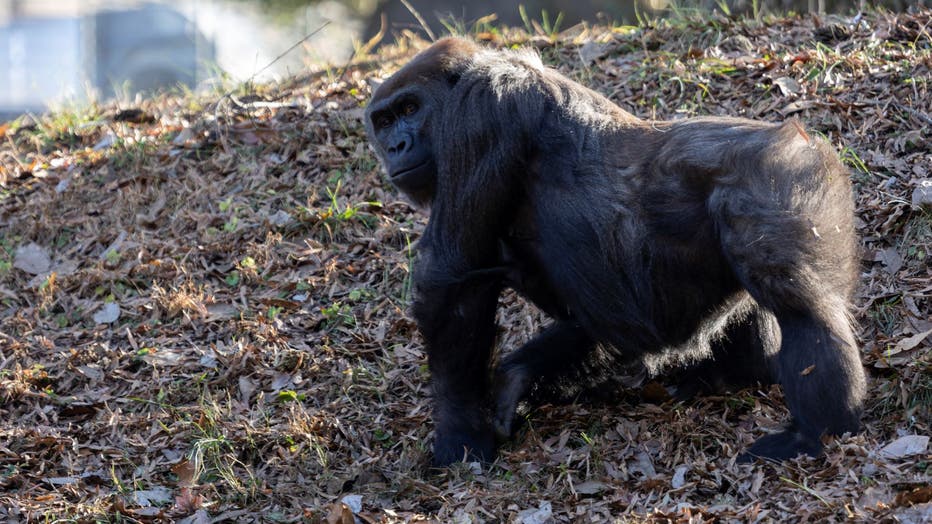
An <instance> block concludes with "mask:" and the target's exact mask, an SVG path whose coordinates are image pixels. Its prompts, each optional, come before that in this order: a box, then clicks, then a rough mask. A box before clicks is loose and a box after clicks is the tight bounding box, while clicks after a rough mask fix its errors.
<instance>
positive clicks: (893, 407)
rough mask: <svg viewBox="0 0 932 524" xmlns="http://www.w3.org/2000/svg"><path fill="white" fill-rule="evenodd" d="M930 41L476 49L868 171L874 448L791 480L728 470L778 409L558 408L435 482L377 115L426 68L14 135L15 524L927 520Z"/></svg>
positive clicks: (1, 162) (866, 443) (287, 85)
mask: <svg viewBox="0 0 932 524" xmlns="http://www.w3.org/2000/svg"><path fill="white" fill-rule="evenodd" d="M930 27H932V15H930V11H929V10H919V11H916V12H914V13H912V14H899V15H891V14H883V13H872V14H868V15H865V16H863V17H858V18H857V19H856V20H855V19H824V20H823V19H819V18H816V17H790V18H774V19H768V20H767V21H766V23H760V22H756V21H753V20H744V19H735V18H730V17H725V16H721V15H717V14H708V15H706V16H705V17H702V18H699V17H694V18H690V15H680V17H679V18H674V20H672V21H666V22H664V21H657V22H652V23H648V24H644V25H642V26H640V27H636V28H635V27H614V28H608V27H588V26H577V27H574V28H570V29H568V30H566V31H564V32H563V33H560V34H558V35H540V34H537V35H527V34H524V33H521V32H520V31H507V30H505V31H500V32H497V33H482V34H480V35H479V37H481V38H482V39H485V40H488V41H489V42H488V44H489V45H494V46H509V45H512V44H521V43H528V44H530V45H533V46H535V47H537V48H538V49H539V50H540V52H541V54H542V56H543V58H544V60H545V61H546V62H547V63H548V64H550V65H552V66H554V67H557V68H558V69H559V70H560V71H562V72H563V73H565V74H567V75H570V76H571V77H573V78H575V79H577V80H579V81H581V82H583V83H585V84H586V85H589V86H591V87H593V88H594V89H597V90H599V91H600V92H602V93H604V94H606V95H607V96H609V97H610V98H612V99H613V100H615V101H616V102H618V103H619V104H620V105H622V106H623V107H625V108H626V109H628V110H630V111H632V112H634V113H635V114H637V115H639V116H641V117H644V118H682V117H686V116H693V115H702V114H715V115H735V116H746V117H750V118H759V119H764V120H771V121H782V120H784V119H786V118H789V117H796V118H798V119H800V121H802V122H803V123H804V124H805V126H806V129H808V133H815V134H819V135H822V136H825V137H826V138H828V139H829V140H830V141H831V142H832V143H833V144H834V145H835V146H836V148H837V149H838V150H839V152H840V154H841V156H842V158H843V159H844V160H845V161H846V163H847V164H848V165H849V166H850V167H851V173H852V180H853V181H854V183H855V187H856V199H857V215H858V230H859V233H860V235H861V241H862V265H861V268H862V273H861V274H862V285H861V287H860V291H859V294H858V296H857V300H856V310H855V312H854V313H855V318H856V320H857V323H858V326H859V328H860V333H859V334H860V339H861V342H862V357H863V361H864V364H865V366H866V367H867V369H868V370H869V371H870V390H869V397H868V404H867V410H866V413H865V416H864V432H863V433H861V434H859V435H856V436H847V437H842V438H836V439H831V440H828V441H827V442H826V455H825V457H824V458H820V459H807V458H802V459H798V460H794V461H790V462H787V463H785V464H781V465H775V464H755V465H736V464H735V461H734V457H735V456H736V454H737V453H738V452H739V451H741V450H743V449H745V447H746V446H747V445H748V444H749V443H750V442H752V441H753V440H754V439H755V438H756V437H759V436H760V434H762V433H764V432H768V431H774V430H777V429H778V428H779V426H780V424H781V423H783V422H784V421H785V420H786V418H787V412H786V409H785V407H784V404H783V401H782V395H781V392H780V389H779V387H776V386H772V387H762V388H756V389H751V390H745V391H742V392H738V393H735V394H733V395H728V396H716V397H705V398H701V399H697V400H696V401H694V402H691V403H687V404H676V403H672V402H670V401H669V399H668V398H665V397H664V396H663V395H658V394H656V391H657V389H656V388H655V389H654V390H653V391H654V393H650V392H649V391H650V390H649V389H646V390H645V391H644V392H643V393H640V392H638V391H636V390H621V391H618V392H613V393H612V395H610V396H606V398H604V399H602V400H596V401H589V402H580V403H578V404H572V405H544V406H540V407H537V408H535V409H533V410H532V411H531V412H530V413H529V414H528V416H527V424H526V425H525V426H524V428H523V429H522V430H521V431H520V432H519V434H518V436H517V437H516V438H515V439H514V441H513V442H511V443H508V444H506V445H505V446H504V448H503V449H502V451H501V457H500V459H499V460H498V461H497V462H495V463H494V464H492V465H480V464H471V465H468V464H464V465H462V466H456V467H453V468H451V469H449V470H445V471H434V470H431V469H430V468H429V467H428V464H429V449H430V441H431V436H432V435H431V424H430V417H429V413H430V410H429V399H428V388H427V379H428V375H427V368H426V359H425V354H424V350H423V342H422V340H421V339H420V337H419V336H418V334H417V330H416V326H415V325H414V323H413V321H412V320H411V318H410V316H409V314H408V312H407V305H408V303H409V300H410V292H411V291H410V263H411V261H412V256H413V255H412V252H411V249H412V246H413V245H415V244H416V242H417V239H418V236H419V235H420V233H421V231H422V230H423V227H424V224H425V222H426V216H425V215H424V214H423V213H422V212H419V211H417V210H415V209H414V208H412V207H411V206H410V205H409V204H407V203H406V202H405V201H404V200H403V199H401V198H400V197H399V196H398V194H397V192H396V191H395V190H394V189H392V188H391V186H390V185H389V184H388V183H387V182H386V181H385V179H384V178H383V177H382V176H381V175H380V173H379V170H378V166H377V165H376V161H375V159H374V157H373V155H372V153H371V152H370V150H369V149H368V147H367V144H366V140H365V133H364V127H363V124H362V122H361V120H360V118H361V114H362V113H361V108H362V107H364V105H365V103H366V101H367V100H368V97H369V96H370V93H371V87H370V86H371V85H373V84H375V83H377V82H378V80H379V79H381V78H384V77H385V76H387V75H389V74H390V73H391V72H393V71H394V70H396V69H397V68H398V67H400V65H401V64H403V63H404V62H405V61H406V60H407V59H408V58H410V56H411V55H412V54H413V53H414V52H416V51H417V49H420V48H421V47H423V46H424V45H426V44H425V43H424V42H420V41H417V40H416V39H413V38H408V37H405V38H402V39H400V40H399V43H398V44H397V45H395V46H394V47H389V48H386V49H385V50H383V51H381V52H380V53H381V54H380V55H378V56H374V57H366V58H363V59H360V60H358V61H357V62H356V63H354V64H352V65H351V66H350V67H348V68H347V69H346V71H345V73H344V74H342V76H334V75H332V74H307V75H305V76H302V77H298V78H293V79H290V80H287V81H284V82H282V83H280V84H278V85H266V86H251V87H248V88H242V89H241V90H240V91H237V92H236V93H237V94H235V95H231V96H229V97H219V98H213V99H198V98H196V97H193V96H187V97H170V96H161V97H157V98H153V99H150V100H144V101H142V102H141V103H140V104H138V107H117V106H106V107H96V108H93V110H92V114H89V115H83V118H84V119H85V122H84V123H83V124H78V123H74V122H73V121H69V119H68V118H65V116H56V115H51V116H42V117H36V118H32V119H26V120H22V121H19V122H16V123H13V124H4V125H3V126H2V127H0V138H2V141H0V190H2V191H0V228H2V229H0V420H2V421H3V422H0V518H2V519H3V520H4V521H37V520H49V519H59V518H70V519H74V520H75V521H79V522H92V521H97V520H98V519H101V518H104V519H115V518H121V519H126V520H128V521H133V522H220V521H238V522H249V521H257V522H258V521H282V522H299V521H300V522H304V521H307V522H451V521H452V522H486V521H489V522H494V521H509V522H576V521H581V522H582V521H584V522H590V521H593V522H598V521H610V520H612V519H623V520H625V521H632V522H705V521H728V522H731V521H741V522H744V521H747V522H756V521H792V522H817V521H818V522H822V521H839V520H853V521H863V522H878V521H894V520H899V521H903V522H927V521H929V519H930V518H932V509H930V507H932V491H930V489H929V485H930V474H932V469H930V468H932V455H930V450H929V448H928V438H929V436H930V434H932V431H930V404H932V373H930V370H932V337H929V336H928V333H929V330H932V319H930V317H932V315H930V311H932V266H930V262H929V261H930V249H932V215H930V214H929V210H928V206H927V205H926V200H927V199H925V198H924V197H922V196H921V193H917V191H924V189H922V188H926V187H927V186H928V182H927V181H928V179H929V178H930V177H932V175H930V173H929V170H930V166H932V149H930V136H932V128H930V126H932V118H930V115H932V92H930V91H932V89H930V85H932V42H930V34H929V31H930ZM244 90H245V91H247V92H242V91H244ZM77 116H80V115H72V117H73V118H76V117H77ZM73 118H72V120H73ZM800 129H801V130H802V127H801V128H800ZM802 133H804V134H805V133H806V132H805V131H803V132H802ZM916 194H920V196H919V197H916V196H914V195H916ZM498 322H499V325H500V326H501V329H500V336H499V346H500V347H501V348H502V350H503V351H507V350H508V349H510V348H514V347H516V346H517V345H519V344H520V343H522V342H523V341H525V340H527V339H528V338H529V337H530V336H532V334H533V333H534V332H535V331H537V330H538V329H539V328H540V326H541V324H542V323H545V322H546V319H545V318H544V317H543V316H542V314H541V313H540V312H539V311H537V310H535V309H534V308H533V307H531V306H529V305H527V304H526V303H525V302H524V301H523V300H521V299H520V298H518V297H516V296H514V295H513V294H510V293H509V294H506V295H505V296H503V298H502V300H501V308H500V312H499V317H498ZM660 391H662V388H661V389H660ZM644 399H647V400H649V402H648V401H645V400H644Z"/></svg>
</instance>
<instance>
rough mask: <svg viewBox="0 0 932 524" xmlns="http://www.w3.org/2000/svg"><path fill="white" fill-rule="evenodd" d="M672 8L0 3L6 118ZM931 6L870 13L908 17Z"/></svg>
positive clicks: (833, 1) (714, 0)
mask: <svg viewBox="0 0 932 524" xmlns="http://www.w3.org/2000/svg"><path fill="white" fill-rule="evenodd" d="M670 1H671V0H615V1H613V0H514V1H511V0H475V1H464V0H175V1H169V0H165V1H135V0H0V121H3V120H8V119H11V118H15V117H16V116H18V115H20V114H23V113H25V112H41V111H44V110H46V109H47V108H49V107H55V106H58V105H62V104H81V103H86V102H88V101H90V100H107V99H110V98H113V97H125V98H131V97H133V96H135V95H136V94H137V93H143V92H153V91H156V90H159V89H165V88H188V89H196V88H198V87H203V86H209V85H211V84H212V83H214V84H215V83H217V82H218V81H219V80H220V79H227V80H234V81H243V80H248V79H256V80H260V81H265V80H271V79H274V78H276V77H282V76H287V75H290V74H294V73H299V72H305V71H307V70H309V69H310V70H314V69H322V68H325V67H328V65H330V64H339V65H342V64H343V63H345V61H346V60H348V59H349V58H350V57H351V56H352V54H353V51H354V49H357V48H359V47H360V46H362V45H363V44H364V43H366V42H370V41H375V40H374V37H375V38H381V41H382V42H392V41H394V37H395V36H396V35H398V34H400V33H401V32H403V31H413V32H415V33H421V34H424V33H426V32H427V31H428V30H429V31H431V32H432V33H433V34H444V33H446V32H449V30H450V29H451V28H456V29H458V30H475V29H481V28H482V27H483V26H484V25H486V24H490V23H491V24H503V25H510V26H518V27H524V26H527V25H529V22H530V23H533V24H538V25H539V26H544V27H545V28H546V29H547V30H556V29H561V28H566V27H570V26H571V25H574V24H576V23H579V22H580V21H583V20H586V21H590V22H616V23H636V21H637V17H638V16H639V15H640V16H643V15H644V14H649V15H650V16H663V14H664V12H666V11H667V10H668V9H669V8H670V5H669V4H668V3H669V2H670ZM926 1H927V0H912V1H911V2H910V1H908V0H883V1H880V2H872V5H879V6H882V7H885V8H887V9H891V10H902V9H905V8H907V7H908V6H909V5H924V4H925V3H926ZM863 4H864V2H859V1H857V0H848V1H841V0H696V1H688V0H687V1H684V0H680V1H679V6H680V7H681V8H687V9H691V8H696V9H707V10H712V9H718V10H720V11H721V10H723V9H727V10H729V11H730V12H731V13H740V12H750V11H752V10H756V11H764V12H768V11H769V12H790V11H794V12H797V13H806V12H814V13H826V12H827V13H854V12H856V11H857V10H858V9H861V8H863V7H864V5H863ZM412 10H413V11H415V12H417V13H419V14H420V17H421V21H419V20H417V19H416V18H415V16H414V15H413V14H412ZM325 24H326V27H324V28H323V29H320V28H321V27H322V26H324V25H325ZM318 30H319V31H318ZM311 33H314V34H313V36H311V37H310V38H307V39H305V37H306V36H307V35H309V34H311ZM297 43H300V44H299V45H298V46H297V47H296V48H295V49H293V50H292V51H290V52H288V53H287V54H285V56H283V57H280V55H281V54H282V53H283V52H285V51H286V50H288V49H289V48H290V47H292V46H294V45H295V44H297ZM279 57H280V58H279ZM277 58H278V59H277ZM273 62H274V63H273ZM269 64H272V65H271V66H269Z"/></svg>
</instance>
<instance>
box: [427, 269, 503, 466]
mask: <svg viewBox="0 0 932 524" xmlns="http://www.w3.org/2000/svg"><path fill="white" fill-rule="evenodd" d="M420 273H421V275H423V274H436V273H434V272H432V271H430V270H427V271H421V272H420ZM415 290H416V299H415V303H414V316H415V318H416V319H417V323H418V327H419V329H420V330H421V333H422V334H423V335H424V338H425V339H426V342H427V363H428V367H429V368H430V375H431V388H432V390H433V394H434V398H433V402H434V405H433V419H434V431H435V437H434V465H436V466H446V465H448V464H450V463H453V462H457V461H460V460H463V459H464V458H470V459H479V460H492V459H494V457H495V436H494V433H493V431H492V425H491V423H490V420H489V419H490V415H489V409H488V405H489V374H490V369H489V368H490V358H491V352H492V347H493V345H494V342H495V308H496V305H497V303H498V295H499V292H500V291H501V284H500V283H498V282H495V281H489V280H486V281H481V280H479V281H477V280H472V281H469V282H457V281H452V280H447V279H442V278H441V279H430V280H427V279H424V278H421V279H420V280H419V281H416V282H415Z"/></svg>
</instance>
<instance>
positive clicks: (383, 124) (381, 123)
mask: <svg viewBox="0 0 932 524" xmlns="http://www.w3.org/2000/svg"><path fill="white" fill-rule="evenodd" d="M391 125H392V119H391V118H390V117H389V116H388V115H382V116H380V117H378V118H376V119H375V127H377V128H379V129H385V128H387V127H390V126H391Z"/></svg>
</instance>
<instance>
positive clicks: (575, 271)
mask: <svg viewBox="0 0 932 524" xmlns="http://www.w3.org/2000/svg"><path fill="white" fill-rule="evenodd" d="M410 100H414V101H415V105H416V106H417V111H415V112H411V114H407V113H409V112H410V109H411V107H410V106H409V107H408V109H407V110H404V111H403V110H402V109H400V108H401V104H402V103H403V102H404V101H410ZM385 115H390V118H389V119H388V120H386V118H385ZM380 118H381V120H380ZM367 125H368V127H369V129H368V130H369V133H370V136H371V137H372V139H373V140H372V143H373V145H374V147H375V149H376V151H377V153H378V154H379V156H380V158H381V159H382V161H383V164H384V165H385V166H386V170H387V171H388V172H389V174H390V175H392V174H393V173H394V172H397V171H399V169H400V168H399V167H398V166H408V165H413V164H417V165H421V166H423V165H425V164H423V159H424V158H428V157H429V158H430V162H429V163H428V164H426V165H428V166H429V170H424V169H421V171H419V172H418V176H417V177H415V178H414V179H412V180H413V182H412V183H410V184H405V183H401V184H399V187H400V188H401V189H402V190H403V191H405V192H406V193H408V194H410V195H411V196H412V197H413V198H414V199H415V200H416V201H417V202H418V203H420V204H423V205H428V206H430V221H429V224H428V226H427V229H426V231H425V233H424V236H423V238H422V239H421V242H420V244H419V252H420V258H419V260H418V261H417V267H416V272H415V291H416V299H415V304H414V315H415V318H416V319H417V322H418V325H419V327H420V329H421V332H422V333H423V335H424V337H425V339H426V342H427V350H428V361H429V367H430V370H431V377H432V385H433V391H434V423H435V426H436V440H435V443H434V461H435V463H436V464H438V465H445V464H448V463H450V462H453V461H456V460H460V459H462V458H464V457H468V456H474V457H478V458H482V459H491V458H492V457H493V456H494V454H495V446H496V438H495V437H496V435H498V437H499V438H505V437H507V436H508V435H509V433H510V432H511V429H512V418H513V416H514V413H515V409H516V406H517V403H518V402H519V401H520V400H521V399H522V398H524V397H525V396H526V395H527V394H528V392H529V391H530V389H531V388H532V387H533V386H534V385H535V384H542V385H546V384H549V383H554V382H558V381H560V380H566V379H567V377H573V379H574V380H578V379H579V377H581V376H585V375H584V374H582V373H580V370H581V369H585V367H586V366H591V365H592V362H593V361H594V359H595V358H596V357H604V356H605V353H606V352H607V353H608V354H610V355H611V356H613V357H614V360H615V362H617V363H618V364H619V365H623V366H631V365H632V363H634V364H636V365H638V366H644V367H646V368H647V370H648V371H649V372H650V373H653V374H656V373H658V372H660V371H661V370H663V369H665V368H670V367H679V368H685V369H686V371H685V374H686V376H687V378H688V379H689V380H687V381H686V383H685V384H684V386H683V388H682V390H681V394H682V395H689V394H692V393H696V392H703V391H709V390H713V389H719V388H721V387H724V386H728V385H738V386H741V385H746V384H749V383H752V382H753V381H764V382H770V381H777V382H779V383H780V384H782V386H783V388H784V391H785V394H786V399H787V403H788V405H789V409H790V412H791V413H792V417H793V419H792V422H791V423H790V425H789V426H788V427H787V428H786V429H785V431H783V432H781V433H778V434H775V435H769V436H766V437H764V438H762V439H760V440H758V441H757V442H756V443H755V444H754V445H753V446H752V447H751V449H750V450H749V452H748V453H749V456H760V457H766V458H770V459H777V460H782V459H786V458H790V457H793V456H796V455H797V454H799V453H809V454H817V453H818V452H819V451H820V450H821V446H822V445H821V441H820V437H821V436H822V434H824V433H832V434H841V433H844V432H847V431H856V430H857V429H858V427H859V416H860V413H861V409H862V401H863V397H864V389H865V382H864V374H863V370H862V368H861V363H860V360H859V354H858V349H857V346H856V345H855V340H854V335H853V333H852V329H851V325H850V319H849V316H848V312H847V309H848V307H849V300H850V297H851V294H852V292H853V289H854V286H855V282H856V279H857V269H856V256H855V236H854V228H853V218H852V217H853V204H852V198H851V186H850V182H849V180H848V173H847V171H846V170H845V169H844V167H843V166H842V165H841V164H840V162H839V161H838V159H837V156H836V155H835V153H834V152H833V151H832V150H831V148H830V147H829V146H828V145H827V144H825V143H824V142H823V141H821V140H816V139H812V138H811V137H809V136H808V135H807V134H806V133H805V131H803V130H802V128H801V127H800V126H799V124H797V123H795V122H790V123H786V124H783V125H774V124H768V123H762V122H754V121H749V120H742V119H731V118H697V119H689V120H684V121H679V122H643V121H640V120H638V119H636V118H635V117H633V116H632V115H630V114H628V113H626V112H624V111H622V110H621V109H620V108H618V107H617V106H615V105H614V104H612V103H611V102H610V101H608V100H607V99H605V98H604V97H602V96H601V95H599V94H597V93H595V92H593V91H591V90H589V89H586V88H585V87H583V86H581V85H579V84H577V83H575V82H572V81H571V80H569V79H567V78H565V77H563V76H562V75H560V74H559V73H557V72H555V71H553V70H550V69H547V68H544V67H543V66H542V65H541V64H540V61H539V58H537V57H536V56H535V55H533V54H530V53H526V52H513V51H492V50H486V49H482V48H480V47H478V46H476V45H475V44H472V43H470V42H467V41H464V40H457V39H446V40H442V41H440V42H438V43H436V44H434V45H433V46H432V47H431V48H429V49H428V50H426V51H424V52H423V53H421V54H420V55H418V56H417V57H416V58H415V59H414V60H413V61H412V62H411V63H409V64H408V65H407V66H405V67H404V68H402V69H401V70H400V71H399V72H398V73H396V74H395V75H394V76H392V77H391V78H389V79H388V80H386V81H385V83H384V84H383V85H382V86H380V88H379V89H378V90H377V91H376V93H375V95H374V97H373V100H372V103H371V104H370V106H369V110H368V118H367ZM399 144H401V145H400V146H399ZM406 151H410V152H406ZM506 286H507V287H513V288H515V289H517V290H518V291H519V292H521V293H523V294H525V295H526V296H528V297H529V298H530V299H531V300H532V301H534V302H535V303H536V304H538V305H539V306H540V307H541V308H542V309H543V310H544V311H546V312H547V313H548V314H550V315H551V316H552V317H553V318H554V319H555V323H554V324H553V325H552V326H551V327H549V328H547V329H545V330H544V332H543V333H541V334H540V335H539V336H538V337H537V338H535V339H534V340H532V341H530V342H529V343H527V344H526V345H525V346H523V347H521V348H519V349H517V350H516V351H515V352H513V353H511V354H510V355H508V356H507V357H505V358H504V359H502V362H501V364H500V366H499V367H498V368H497V369H496V370H494V371H493V370H491V369H490V366H491V364H490V362H492V348H493V346H494V338H495V326H494V316H495V308H496V304H497V297H498V295H499V293H500V292H501V291H502V289H503V288H504V287H506ZM603 365H604V364H603ZM492 377H494V378H492Z"/></svg>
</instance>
